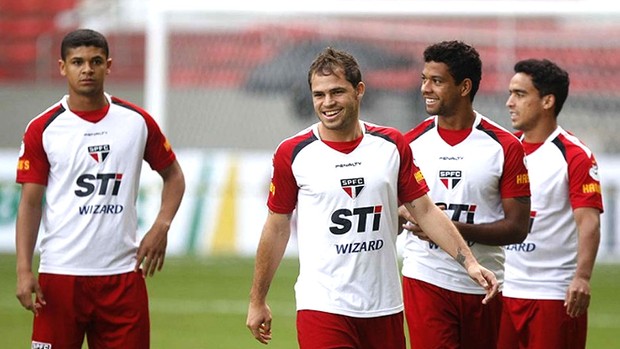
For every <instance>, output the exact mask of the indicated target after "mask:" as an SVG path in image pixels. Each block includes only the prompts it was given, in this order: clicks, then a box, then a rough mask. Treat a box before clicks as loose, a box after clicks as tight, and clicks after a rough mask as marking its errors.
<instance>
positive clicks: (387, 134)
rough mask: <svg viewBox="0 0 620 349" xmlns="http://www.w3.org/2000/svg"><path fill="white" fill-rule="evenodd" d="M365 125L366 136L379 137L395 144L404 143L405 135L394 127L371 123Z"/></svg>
mask: <svg viewBox="0 0 620 349" xmlns="http://www.w3.org/2000/svg"><path fill="white" fill-rule="evenodd" d="M363 125H364V128H365V129H364V132H365V134H367V135H369V136H374V137H379V138H381V139H384V140H386V141H388V142H391V143H394V144H401V143H403V142H404V137H403V134H402V133H401V132H400V131H399V130H398V129H396V128H394V127H389V126H382V125H376V124H373V123H369V122H364V123H363Z"/></svg>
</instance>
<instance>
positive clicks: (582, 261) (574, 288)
mask: <svg viewBox="0 0 620 349" xmlns="http://www.w3.org/2000/svg"><path fill="white" fill-rule="evenodd" d="M600 214H601V213H600V211H599V210H598V209H597V208H591V207H581V208H577V209H575V210H574V215H575V222H576V223H577V232H578V240H577V241H578V247H577V248H578V250H577V270H576V271H575V276H574V277H573V280H572V281H571V283H570V285H569V287H568V290H567V292H566V298H565V300H564V306H566V313H567V314H568V315H570V316H571V317H578V316H580V315H582V314H583V313H585V312H586V311H587V310H588V306H589V305H590V278H591V277H592V270H593V269H594V262H595V261H596V254H597V253H598V246H599V243H600V240H601V231H600V225H601V217H600Z"/></svg>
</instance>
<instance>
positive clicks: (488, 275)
mask: <svg viewBox="0 0 620 349" xmlns="http://www.w3.org/2000/svg"><path fill="white" fill-rule="evenodd" d="M467 274H469V277H471V278H472V279H473V280H474V281H476V282H477V283H478V284H479V285H480V286H482V287H483V288H484V289H485V290H486V291H487V295H486V297H484V299H483V300H482V304H487V303H488V302H489V300H491V299H492V298H493V297H495V296H496V295H497V292H498V291H499V284H498V283H497V278H496V277H495V274H493V272H492V271H490V270H488V269H487V268H485V267H483V266H482V265H480V264H477V263H476V264H474V265H472V266H468V267H467Z"/></svg>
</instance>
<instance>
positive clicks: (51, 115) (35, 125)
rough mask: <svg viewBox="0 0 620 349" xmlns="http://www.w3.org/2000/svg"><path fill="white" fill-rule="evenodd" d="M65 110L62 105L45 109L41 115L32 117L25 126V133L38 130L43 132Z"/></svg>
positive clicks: (57, 104)
mask: <svg viewBox="0 0 620 349" xmlns="http://www.w3.org/2000/svg"><path fill="white" fill-rule="evenodd" d="M65 111H66V109H65V108H64V107H63V105H62V103H56V104H54V105H52V106H51V107H49V108H48V109H46V110H45V111H44V112H42V113H41V114H39V115H37V116H36V117H34V118H33V119H32V120H30V122H29V123H28V125H27V126H26V131H27V132H33V131H35V130H38V131H40V132H43V130H45V129H46V128H47V127H48V126H49V125H50V124H51V123H52V122H53V121H54V120H56V118H57V117H58V116H60V115H61V114H62V113H64V112H65Z"/></svg>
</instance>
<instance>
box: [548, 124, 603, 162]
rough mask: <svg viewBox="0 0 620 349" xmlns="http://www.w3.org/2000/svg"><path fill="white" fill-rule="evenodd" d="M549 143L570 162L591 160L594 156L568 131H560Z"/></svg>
mask: <svg viewBox="0 0 620 349" xmlns="http://www.w3.org/2000/svg"><path fill="white" fill-rule="evenodd" d="M551 142H552V143H553V144H554V145H555V146H556V147H557V148H558V150H559V151H560V152H561V153H562V155H563V156H564V158H565V159H566V160H567V161H568V162H570V161H572V160H579V159H581V160H582V161H583V160H584V159H588V160H591V159H593V158H594V154H593V153H592V151H591V150H590V148H588V146H586V145H585V144H584V143H583V142H582V141H581V140H580V139H579V138H577V137H576V136H575V135H574V134H572V133H571V132H569V131H566V130H563V129H561V130H560V132H559V133H558V135H557V137H555V138H554V139H553V140H551Z"/></svg>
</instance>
